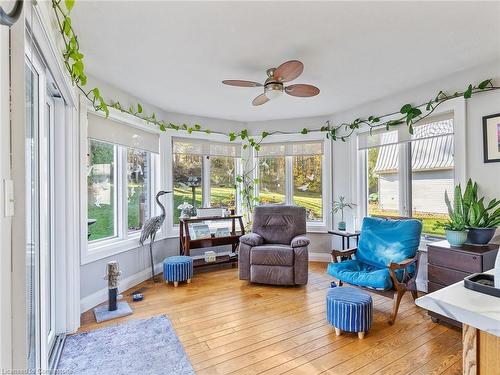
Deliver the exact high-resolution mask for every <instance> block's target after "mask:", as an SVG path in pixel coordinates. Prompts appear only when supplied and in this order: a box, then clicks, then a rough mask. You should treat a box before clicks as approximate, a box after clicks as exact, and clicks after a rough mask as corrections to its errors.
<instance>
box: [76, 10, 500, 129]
mask: <svg viewBox="0 0 500 375" xmlns="http://www.w3.org/2000/svg"><path fill="white" fill-rule="evenodd" d="M73 25H74V26H75V29H76V31H77V33H78V34H79V41H80V45H81V49H82V51H83V52H84V53H85V55H86V66H87V69H88V72H89V73H90V74H91V75H94V76H95V77H97V78H99V79H102V80H104V81H107V82H109V83H111V84H112V85H115V86H116V87H118V88H120V89H123V90H124V91H126V92H129V93H132V94H134V95H135V96H138V97H140V98H142V99H143V100H144V101H145V102H149V103H151V104H153V105H156V106H158V107H160V108H162V109H164V110H165V111H170V112H179V113H186V114H194V115H199V116H208V117H215V118H224V119H232V120H239V121H258V120H271V119H283V118H297V117H310V116H319V115H325V114H330V113H335V112H337V111H341V110H345V109H348V108H352V107H354V106H356V105H359V104H361V103H365V102H368V101H372V100H376V99H379V98H382V97H385V96H388V95H391V94H394V93H396V92H398V91H401V90H404V89H407V88H410V87H413V86H417V85H419V84H422V83H424V82H428V81H432V80H434V79H437V78H439V77H442V76H446V75H448V74H451V73H454V72H457V71H460V70H463V69H466V68H470V67H473V66H476V65H479V64H482V63H485V62H490V61H493V60H494V59H498V58H500V2H489V3H479V2H478V1H474V2H468V3H467V2H441V3H434V2H400V3H395V2H379V3H375V2H314V3H312V2H307V1H302V2H272V3H271V2H217V3H216V2H207V1H205V2H166V1H111V2H108V1H77V2H76V5H75V8H74V11H73ZM289 59H298V60H301V61H302V62H303V63H304V65H305V69H304V73H303V74H302V76H301V77H299V78H298V79H297V80H296V81H294V83H310V84H314V85H316V86H318V87H319V88H320V89H321V93H320V94H319V95H318V96H316V97H313V98H295V97H291V96H288V95H283V96H282V97H280V98H279V99H277V100H275V101H271V102H268V103H267V104H265V105H263V106H260V107H253V106H252V105H251V101H252V99H253V98H254V97H256V96H257V95H259V94H260V93H261V92H262V88H238V87H230V86H225V85H222V84H221V81H222V80H223V79H246V80H255V81H259V82H263V81H264V80H265V78H266V75H265V71H266V69H267V68H270V67H276V66H278V65H279V64H280V63H282V62H284V61H286V60H289Z"/></svg>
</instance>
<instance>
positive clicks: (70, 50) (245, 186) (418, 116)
mask: <svg viewBox="0 0 500 375" xmlns="http://www.w3.org/2000/svg"><path fill="white" fill-rule="evenodd" d="M62 3H63V0H52V8H53V10H54V13H55V17H56V19H57V24H58V27H59V32H60V34H61V36H62V39H63V41H64V45H65V50H64V53H63V58H64V64H65V66H66V69H67V70H68V72H69V74H70V76H71V80H72V82H73V84H74V85H75V86H76V87H77V89H78V90H79V91H80V92H81V93H82V94H83V95H85V97H86V98H87V99H88V100H89V101H90V102H91V103H92V106H93V107H94V109H95V110H96V111H102V112H104V113H105V115H106V117H107V116H109V108H110V107H111V108H114V109H116V110H119V111H121V112H123V113H128V114H130V115H132V116H135V117H138V118H140V119H142V120H144V121H146V122H147V123H150V124H153V125H155V126H157V127H158V128H159V129H160V130H161V131H166V130H167V129H172V130H184V131H186V132H187V133H189V134H191V133H193V132H203V133H207V134H210V133H218V134H223V135H226V136H227V137H228V138H229V141H231V142H233V141H235V140H236V139H241V141H242V143H243V146H242V147H243V149H247V148H248V147H252V148H253V149H254V150H255V151H259V149H260V145H261V143H262V141H263V140H264V138H266V137H268V136H270V135H273V134H296V133H297V132H283V131H263V132H262V133H261V134H260V135H258V136H255V137H252V136H249V134H248V130H247V129H243V130H241V131H240V132H230V133H222V132H213V131H211V130H210V129H203V128H202V126H201V125H199V124H195V125H192V126H191V125H187V124H182V125H177V124H174V123H172V122H166V121H164V120H161V119H158V118H157V117H156V114H155V113H154V112H153V113H151V114H149V115H148V114H146V113H144V111H143V107H142V106H141V104H140V103H137V105H135V106H130V107H129V108H128V109H127V108H123V107H122V106H121V104H120V102H119V101H116V102H113V103H107V102H106V101H105V100H104V98H103V96H102V95H101V92H100V90H99V88H97V87H95V88H92V89H90V90H86V89H84V87H85V86H86V84H87V76H86V74H85V65H84V63H83V59H84V55H83V53H82V52H81V51H80V44H79V43H78V37H77V35H76V34H75V31H74V29H73V26H72V21H71V18H70V14H71V11H72V9H73V7H74V5H75V0H64V6H63V5H62ZM498 89H500V87H499V86H495V85H494V84H493V81H492V79H486V80H484V81H482V82H480V83H478V84H476V85H472V84H470V85H469V86H468V87H467V89H465V90H464V91H461V92H455V93H453V94H447V93H445V92H444V91H440V92H439V93H438V94H437V95H436V96H435V97H434V98H432V99H429V101H427V102H426V103H422V104H419V105H412V104H405V105H403V106H402V107H401V109H400V110H399V111H397V112H393V113H388V114H384V115H380V116H369V117H368V118H357V119H355V120H353V121H352V122H350V123H341V124H336V125H334V124H331V123H330V121H327V122H326V124H325V125H324V126H321V127H320V128H303V129H302V130H301V131H300V133H301V134H308V133H312V132H323V133H326V137H327V138H329V139H332V140H334V141H337V140H341V141H344V142H345V141H346V140H347V139H348V138H349V137H350V136H351V135H353V134H354V132H355V131H356V129H359V128H360V127H361V126H367V127H369V128H370V132H371V130H372V129H374V128H384V127H385V129H386V130H389V128H390V127H392V126H396V125H400V124H405V125H406V126H407V127H408V131H409V132H410V133H411V134H413V125H415V124H416V123H417V122H419V121H421V120H423V119H424V118H426V117H428V116H430V115H431V114H432V113H433V112H434V111H435V110H436V108H438V107H439V106H440V105H441V104H443V103H445V102H447V101H448V100H451V99H454V98H458V97H464V98H465V99H469V98H470V97H472V95H474V94H476V93H480V92H486V91H493V90H498ZM395 116H397V117H396V118H394V117H395ZM384 119H387V120H385V121H384ZM254 169H255V166H253V167H252V168H249V170H245V171H244V172H243V174H242V175H239V176H237V178H236V181H237V184H238V185H239V189H240V193H241V196H242V200H243V205H244V208H246V209H247V210H248V211H250V215H251V211H252V208H253V206H254V205H255V204H256V203H258V201H259V200H258V197H256V196H255V194H254V192H255V190H254V185H255V184H256V183H257V182H258V181H257V180H256V179H254V178H253V172H254Z"/></svg>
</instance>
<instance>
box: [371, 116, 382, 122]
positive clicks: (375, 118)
mask: <svg viewBox="0 0 500 375" xmlns="http://www.w3.org/2000/svg"><path fill="white" fill-rule="evenodd" d="M379 121H380V118H378V117H374V118H373V119H372V122H379Z"/></svg>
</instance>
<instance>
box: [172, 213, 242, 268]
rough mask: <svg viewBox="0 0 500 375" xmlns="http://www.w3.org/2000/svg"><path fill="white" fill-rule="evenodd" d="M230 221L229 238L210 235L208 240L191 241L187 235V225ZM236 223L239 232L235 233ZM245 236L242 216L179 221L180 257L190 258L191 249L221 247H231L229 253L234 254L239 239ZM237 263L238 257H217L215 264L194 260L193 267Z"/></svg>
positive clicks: (195, 218) (196, 218)
mask: <svg viewBox="0 0 500 375" xmlns="http://www.w3.org/2000/svg"><path fill="white" fill-rule="evenodd" d="M224 220H231V233H230V235H229V236H225V237H215V236H214V235H213V234H212V237H210V238H202V239H198V240H192V239H191V237H190V235H189V225H190V224H193V223H201V222H204V221H224ZM236 221H238V224H239V227H240V230H239V232H237V231H236ZM244 234H245V227H244V226H243V216H241V215H231V216H226V217H220V216H217V217H203V218H201V217H200V218H198V217H194V218H189V219H179V245H180V246H179V248H180V253H181V255H186V256H190V255H191V249H199V248H204V247H213V246H223V245H231V251H232V252H233V253H234V252H235V251H236V249H237V248H238V245H239V243H240V237H241V236H243V235H244ZM237 261H238V257H237V256H234V257H230V256H229V255H223V256H218V257H217V258H216V260H215V262H205V259H194V260H193V266H194V267H201V266H208V265H214V264H222V263H234V262H237Z"/></svg>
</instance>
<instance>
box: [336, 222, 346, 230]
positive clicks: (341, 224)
mask: <svg viewBox="0 0 500 375" xmlns="http://www.w3.org/2000/svg"><path fill="white" fill-rule="evenodd" d="M337 228H339V230H341V231H345V228H346V225H345V221H339V224H338V225H337Z"/></svg>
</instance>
